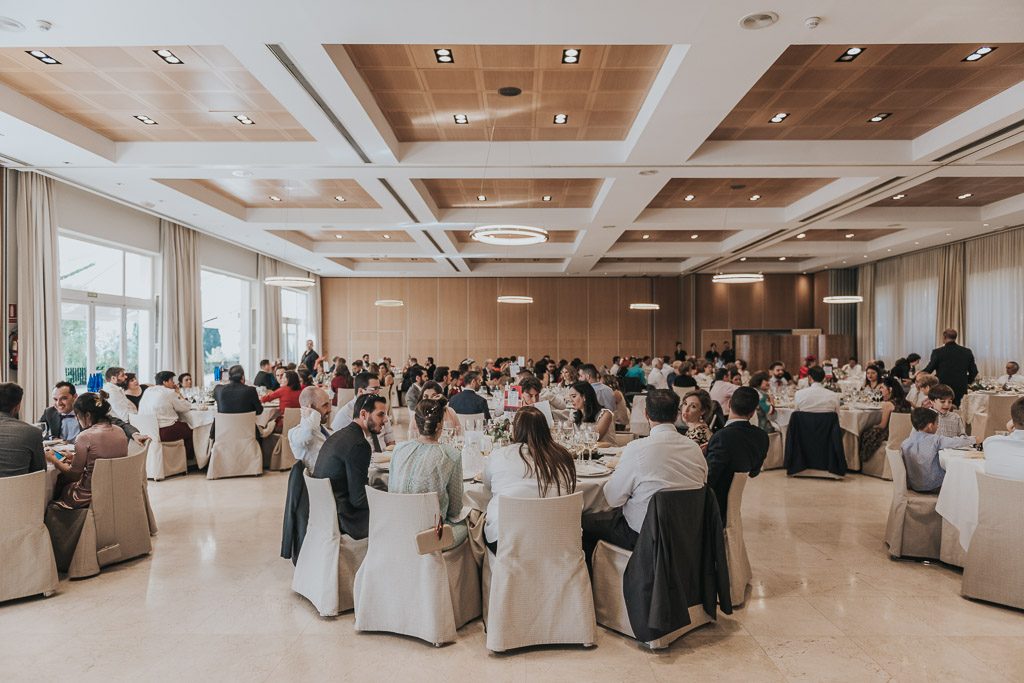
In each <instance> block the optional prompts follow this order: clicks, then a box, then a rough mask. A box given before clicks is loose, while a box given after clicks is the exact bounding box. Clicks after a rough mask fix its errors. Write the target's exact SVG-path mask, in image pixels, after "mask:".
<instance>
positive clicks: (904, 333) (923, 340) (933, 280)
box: [873, 249, 942, 367]
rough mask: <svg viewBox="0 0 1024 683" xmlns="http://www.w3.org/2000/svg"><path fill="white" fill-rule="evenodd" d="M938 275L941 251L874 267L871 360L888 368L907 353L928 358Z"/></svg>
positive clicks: (881, 262) (933, 346) (922, 253)
mask: <svg viewBox="0 0 1024 683" xmlns="http://www.w3.org/2000/svg"><path fill="white" fill-rule="evenodd" d="M941 272H942V250H941V249H929V250H928V251H922V252H918V253H916V254H910V255H908V256H900V257H898V258H893V259H887V260H885V261H879V262H878V263H876V264H875V278H874V279H875V288H874V292H873V298H874V310H875V357H876V358H881V359H882V360H884V361H885V363H886V365H887V366H888V367H892V364H893V363H894V362H895V361H896V359H897V358H900V357H905V356H906V355H907V354H909V353H918V354H920V355H921V356H923V357H924V358H928V354H930V353H931V351H932V349H934V348H935V326H936V324H937V323H936V319H937V316H936V312H937V311H938V301H939V278H940V275H941Z"/></svg>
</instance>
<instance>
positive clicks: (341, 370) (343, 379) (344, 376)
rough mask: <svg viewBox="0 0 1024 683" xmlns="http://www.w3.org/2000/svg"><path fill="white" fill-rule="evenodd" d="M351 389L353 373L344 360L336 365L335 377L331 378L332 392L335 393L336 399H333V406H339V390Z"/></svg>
mask: <svg viewBox="0 0 1024 683" xmlns="http://www.w3.org/2000/svg"><path fill="white" fill-rule="evenodd" d="M351 388H352V372H351V371H350V370H349V369H348V365H347V364H346V363H345V359H344V358H342V359H340V360H339V361H338V362H337V363H336V364H335V365H334V377H332V378H331V391H333V392H334V398H333V399H331V403H332V405H338V389H351Z"/></svg>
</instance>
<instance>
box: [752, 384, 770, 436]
mask: <svg viewBox="0 0 1024 683" xmlns="http://www.w3.org/2000/svg"><path fill="white" fill-rule="evenodd" d="M750 388H751V389H754V390H755V391H756V392H757V399H758V400H757V426H758V427H760V428H761V429H763V430H764V431H766V432H768V433H769V434H770V433H771V432H774V431H775V427H774V425H772V423H771V420H769V419H768V416H769V415H771V414H772V413H774V412H775V405H774V404H773V403H772V397H771V395H769V393H768V373H767V372H755V373H754V376H753V377H751V378H750Z"/></svg>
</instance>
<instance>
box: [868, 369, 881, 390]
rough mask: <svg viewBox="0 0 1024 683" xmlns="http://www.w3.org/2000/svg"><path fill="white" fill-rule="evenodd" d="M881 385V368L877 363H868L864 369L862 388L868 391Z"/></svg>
mask: <svg viewBox="0 0 1024 683" xmlns="http://www.w3.org/2000/svg"><path fill="white" fill-rule="evenodd" d="M881 386H882V370H881V369H880V368H879V367H878V366H877V365H869V366H868V369H867V370H865V371H864V388H865V389H868V390H869V391H878V389H879V387H881Z"/></svg>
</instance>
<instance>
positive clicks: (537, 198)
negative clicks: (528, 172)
mask: <svg viewBox="0 0 1024 683" xmlns="http://www.w3.org/2000/svg"><path fill="white" fill-rule="evenodd" d="M422 182H423V186H424V188H426V190H427V192H428V193H429V194H430V198H431V199H433V200H434V204H436V205H437V208H439V209H483V208H487V209H493V208H502V209H526V208H529V209H541V208H544V209H549V208H550V209H588V208H590V207H591V206H593V205H594V199H595V198H596V197H597V193H598V190H600V189H601V179H600V178H493V179H480V178H428V179H425V180H423V181H422ZM479 197H484V198H485V199H483V200H481V199H479ZM545 197H549V198H550V199H548V200H545V199H544V198H545Z"/></svg>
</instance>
